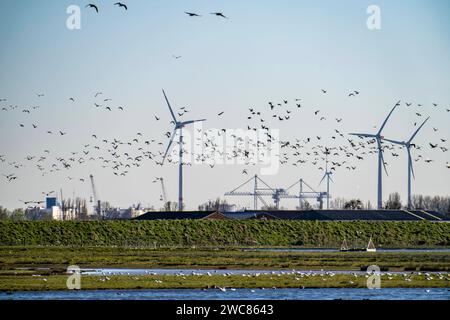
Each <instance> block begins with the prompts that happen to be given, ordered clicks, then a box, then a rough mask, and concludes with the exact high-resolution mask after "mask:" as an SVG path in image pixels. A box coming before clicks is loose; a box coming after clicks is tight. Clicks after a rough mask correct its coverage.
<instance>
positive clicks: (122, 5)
mask: <svg viewBox="0 0 450 320" xmlns="http://www.w3.org/2000/svg"><path fill="white" fill-rule="evenodd" d="M114 5H115V6H119V8H124V9H125V10H128V7H127V5H126V4H123V3H122V2H116V3H114Z"/></svg>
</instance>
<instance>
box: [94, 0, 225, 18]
mask: <svg viewBox="0 0 450 320" xmlns="http://www.w3.org/2000/svg"><path fill="white" fill-rule="evenodd" d="M114 5H115V6H117V7H119V8H123V9H124V10H126V11H128V6H127V5H126V4H124V3H122V2H116V3H114ZM85 8H90V9H93V10H95V12H97V13H99V12H100V10H99V6H98V5H97V4H94V3H89V4H87V5H86V6H85ZM184 13H185V14H187V15H188V16H189V17H201V16H202V15H200V14H198V13H194V12H187V11H185V12H184ZM210 14H212V15H215V16H217V17H221V18H224V19H229V18H228V17H227V16H225V15H224V14H223V13H222V12H211V13H210Z"/></svg>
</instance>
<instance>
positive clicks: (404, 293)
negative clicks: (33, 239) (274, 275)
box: [0, 288, 450, 300]
mask: <svg viewBox="0 0 450 320" xmlns="http://www.w3.org/2000/svg"><path fill="white" fill-rule="evenodd" d="M5 299H6V300H8V299H11V300H335V299H344V300H364V299H370V300H450V289H448V288H428V289H426V288H385V289H383V288H382V289H379V290H370V289H347V288H345V289H332V288H320V289H265V290H264V289H255V290H251V289H226V291H225V292H223V291H220V290H215V289H209V290H199V289H195V290H193V289H160V290H90V291H83V290H82V291H44V292H34V291H32V292H14V293H5V292H0V300H5Z"/></svg>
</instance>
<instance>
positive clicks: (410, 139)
mask: <svg viewBox="0 0 450 320" xmlns="http://www.w3.org/2000/svg"><path fill="white" fill-rule="evenodd" d="M428 119H430V117H428V118H426V119H425V121H424V122H422V124H421V125H420V127H419V128H417V130H416V132H414V134H413V135H412V136H411V138H409V140H408V144H409V143H411V141H412V140H413V139H414V138H415V136H416V135H417V133H418V132H419V130H420V129H422V127H423V126H424V124H425V123H426V122H427V121H428Z"/></svg>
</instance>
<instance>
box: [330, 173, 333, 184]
mask: <svg viewBox="0 0 450 320" xmlns="http://www.w3.org/2000/svg"><path fill="white" fill-rule="evenodd" d="M329 177H330V181H331V182H333V183H334V180H333V178H332V177H331V174H330V175H329Z"/></svg>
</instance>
